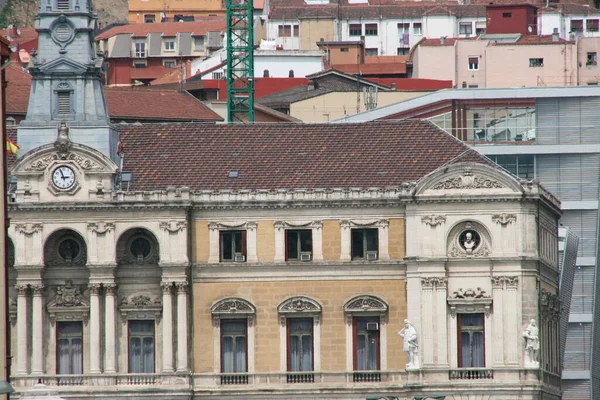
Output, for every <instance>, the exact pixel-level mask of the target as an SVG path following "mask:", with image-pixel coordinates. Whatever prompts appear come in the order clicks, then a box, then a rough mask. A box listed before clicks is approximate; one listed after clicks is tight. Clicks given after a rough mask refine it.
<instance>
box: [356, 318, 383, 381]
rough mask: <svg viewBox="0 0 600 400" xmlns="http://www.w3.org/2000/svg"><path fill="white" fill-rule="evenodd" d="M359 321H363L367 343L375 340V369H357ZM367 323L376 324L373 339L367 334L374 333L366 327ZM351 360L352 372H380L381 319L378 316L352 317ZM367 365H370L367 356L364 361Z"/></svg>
mask: <svg viewBox="0 0 600 400" xmlns="http://www.w3.org/2000/svg"><path fill="white" fill-rule="evenodd" d="M359 321H364V322H365V329H364V332H366V333H367V340H366V342H367V343H371V342H372V341H373V340H375V342H376V355H375V357H376V359H375V364H376V368H375V369H369V368H367V369H359V367H358V364H359V359H358V339H359V338H358V335H359V331H358V324H359ZM369 323H377V324H378V329H377V330H376V331H375V332H377V334H376V335H375V336H374V337H371V335H370V334H369V332H374V331H372V330H371V331H370V330H369V329H368V328H367V327H368V324H369ZM352 353H353V354H352V359H353V361H352V362H353V369H352V370H353V371H354V372H360V371H381V318H380V317H379V316H363V315H358V316H354V317H352ZM366 362H367V364H369V363H370V357H369V355H368V356H367V360H366Z"/></svg>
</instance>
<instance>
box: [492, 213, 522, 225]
mask: <svg viewBox="0 0 600 400" xmlns="http://www.w3.org/2000/svg"><path fill="white" fill-rule="evenodd" d="M516 220H517V216H516V215H515V214H505V213H502V214H495V215H492V221H493V222H495V223H497V224H500V225H502V226H506V225H508V224H510V223H511V222H515V221H516Z"/></svg>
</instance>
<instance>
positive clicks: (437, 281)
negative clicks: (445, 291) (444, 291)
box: [421, 277, 448, 288]
mask: <svg viewBox="0 0 600 400" xmlns="http://www.w3.org/2000/svg"><path fill="white" fill-rule="evenodd" d="M434 287H435V288H446V287H448V278H445V277H443V278H439V277H426V278H421V288H434Z"/></svg>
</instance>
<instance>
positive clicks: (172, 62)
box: [163, 60, 177, 68]
mask: <svg viewBox="0 0 600 400" xmlns="http://www.w3.org/2000/svg"><path fill="white" fill-rule="evenodd" d="M169 65H171V66H170V67H169ZM163 66H164V67H165V68H177V62H176V61H175V60H163Z"/></svg>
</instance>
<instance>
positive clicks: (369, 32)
mask: <svg viewBox="0 0 600 400" xmlns="http://www.w3.org/2000/svg"><path fill="white" fill-rule="evenodd" d="M365 36H377V24H365Z"/></svg>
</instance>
